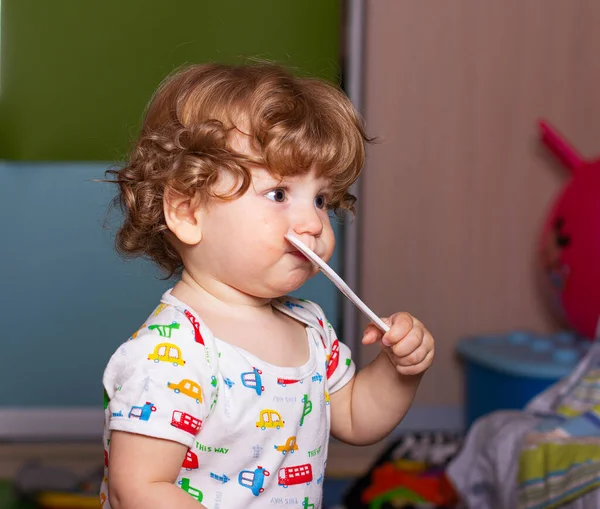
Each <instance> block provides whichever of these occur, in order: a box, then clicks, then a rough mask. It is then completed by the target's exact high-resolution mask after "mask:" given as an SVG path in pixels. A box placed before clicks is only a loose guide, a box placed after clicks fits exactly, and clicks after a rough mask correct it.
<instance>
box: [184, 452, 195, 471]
mask: <svg viewBox="0 0 600 509" xmlns="http://www.w3.org/2000/svg"><path fill="white" fill-rule="evenodd" d="M181 468H185V469H186V470H194V469H195V468H198V456H197V455H196V453H194V452H192V451H190V450H189V449H188V452H187V453H186V454H185V459H184V460H183V465H181Z"/></svg>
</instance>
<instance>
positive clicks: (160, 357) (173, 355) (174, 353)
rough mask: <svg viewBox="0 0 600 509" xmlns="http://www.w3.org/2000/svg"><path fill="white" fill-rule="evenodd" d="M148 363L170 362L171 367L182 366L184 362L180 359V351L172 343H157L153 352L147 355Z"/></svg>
mask: <svg viewBox="0 0 600 509" xmlns="http://www.w3.org/2000/svg"><path fill="white" fill-rule="evenodd" d="M148 360H149V361H154V362H161V361H162V362H170V363H172V364H173V366H183V365H184V364H185V361H184V360H183V359H182V358H181V350H180V349H179V347H178V346H177V345H174V344H173V343H159V344H158V345H156V348H155V349H154V352H152V353H151V354H149V355H148Z"/></svg>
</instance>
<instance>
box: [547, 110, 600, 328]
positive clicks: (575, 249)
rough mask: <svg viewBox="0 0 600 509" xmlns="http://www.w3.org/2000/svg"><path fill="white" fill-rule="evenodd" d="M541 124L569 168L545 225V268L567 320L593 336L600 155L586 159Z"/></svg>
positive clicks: (598, 304) (599, 252) (597, 306)
mask: <svg viewBox="0 0 600 509" xmlns="http://www.w3.org/2000/svg"><path fill="white" fill-rule="evenodd" d="M539 127H540V132H541V138H542V141H543V142H544V143H545V144H546V146H548V147H549V148H550V150H552V152H553V153H554V155H556V157H558V159H559V160H560V161H561V162H562V164H563V165H564V166H565V167H566V168H567V169H568V170H569V173H570V178H569V180H568V181H567V182H566V184H565V186H564V187H563V188H562V190H561V191H560V193H559V194H558V196H557V197H556V199H555V201H554V203H553V205H552V207H551V209H550V212H549V214H548V217H547V220H546V223H545V225H544V229H543V233H542V238H541V256H542V263H543V268H544V270H545V272H546V274H547V276H548V278H549V280H550V283H551V285H552V288H553V291H554V292H555V294H556V296H557V300H558V303H559V304H560V308H561V310H562V312H563V313H564V315H565V317H566V319H567V321H568V322H569V323H570V325H571V326H572V327H573V329H575V330H576V331H577V332H578V333H579V334H581V335H583V336H585V337H587V338H590V339H591V338H594V337H596V335H597V334H596V331H597V327H598V319H599V317H600V159H596V160H594V161H588V160H585V159H583V158H582V157H581V156H580V155H579V153H578V152H577V151H576V150H575V149H574V148H573V147H572V146H570V145H569V143H568V142H567V141H566V140H565V139H564V138H563V137H562V136H561V135H560V134H559V133H558V132H557V131H556V130H555V129H554V128H553V127H552V126H551V125H550V124H549V123H548V122H545V121H541V122H540V123H539Z"/></svg>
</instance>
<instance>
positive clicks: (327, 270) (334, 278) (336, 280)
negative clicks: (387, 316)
mask: <svg viewBox="0 0 600 509" xmlns="http://www.w3.org/2000/svg"><path fill="white" fill-rule="evenodd" d="M285 238H286V239H287V240H288V241H289V242H290V243H291V244H293V245H294V247H297V248H298V250H300V251H301V252H302V254H304V255H305V256H306V257H307V258H308V259H309V260H310V261H311V262H313V263H314V264H315V265H316V266H317V267H319V269H320V270H321V272H323V274H325V275H326V276H327V277H328V278H329V279H330V280H331V282H332V283H333V284H334V285H335V286H337V287H338V288H339V290H340V291H341V292H342V293H343V294H344V295H345V296H346V297H348V299H349V300H350V301H351V302H352V303H353V304H354V305H355V306H356V307H357V308H358V309H360V310H361V311H362V312H363V313H364V314H365V316H366V317H367V318H369V319H370V320H371V321H372V322H373V323H374V324H375V325H377V327H378V328H379V329H380V330H381V331H382V332H384V333H385V332H387V331H389V330H390V328H389V327H388V326H387V325H386V323H385V322H384V321H383V320H382V319H381V318H379V317H378V316H377V315H376V314H375V313H373V311H371V309H370V308H369V307H368V306H367V305H366V304H365V303H364V302H363V301H362V300H360V299H359V298H358V295H356V294H355V293H354V292H353V291H352V290H351V289H350V287H349V286H348V285H347V284H346V283H345V282H344V280H343V279H342V278H341V277H340V276H338V275H337V274H336V272H335V271H334V270H333V269H332V268H331V267H330V266H329V265H327V264H326V263H325V262H324V261H323V260H322V259H321V258H320V257H319V256H318V255H317V254H316V253H315V252H314V251H313V250H312V249H310V248H309V247H308V246H307V245H306V244H304V242H302V241H301V240H300V239H298V238H296V237H294V236H292V235H286V236H285Z"/></svg>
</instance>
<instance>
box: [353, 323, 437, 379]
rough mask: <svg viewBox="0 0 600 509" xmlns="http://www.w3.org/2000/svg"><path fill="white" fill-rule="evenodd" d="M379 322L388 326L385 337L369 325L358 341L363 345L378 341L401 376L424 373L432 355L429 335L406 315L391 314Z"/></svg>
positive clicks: (431, 343)
mask: <svg viewBox="0 0 600 509" xmlns="http://www.w3.org/2000/svg"><path fill="white" fill-rule="evenodd" d="M382 320H383V321H384V322H385V323H386V324H388V325H389V326H390V330H389V331H388V332H386V333H385V334H384V333H383V332H381V331H380V330H379V329H378V328H377V327H376V326H375V325H374V324H372V323H370V324H369V325H368V326H367V328H366V329H365V333H364V335H363V338H362V343H363V344H364V345H370V344H373V343H376V342H377V341H381V345H382V348H383V350H384V351H385V352H386V353H387V354H388V356H389V358H390V360H391V361H392V363H393V364H394V366H396V370H397V371H398V373H400V374H401V375H418V374H420V373H423V372H425V371H426V370H427V369H428V368H429V366H431V363H432V362H433V356H434V349H435V348H434V341H433V336H432V335H431V334H430V333H429V331H428V330H427V329H426V328H425V326H424V325H423V324H422V323H421V322H420V321H419V320H417V319H416V318H415V317H413V316H411V315H409V314H408V313H394V314H393V315H392V316H390V317H389V318H382Z"/></svg>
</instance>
